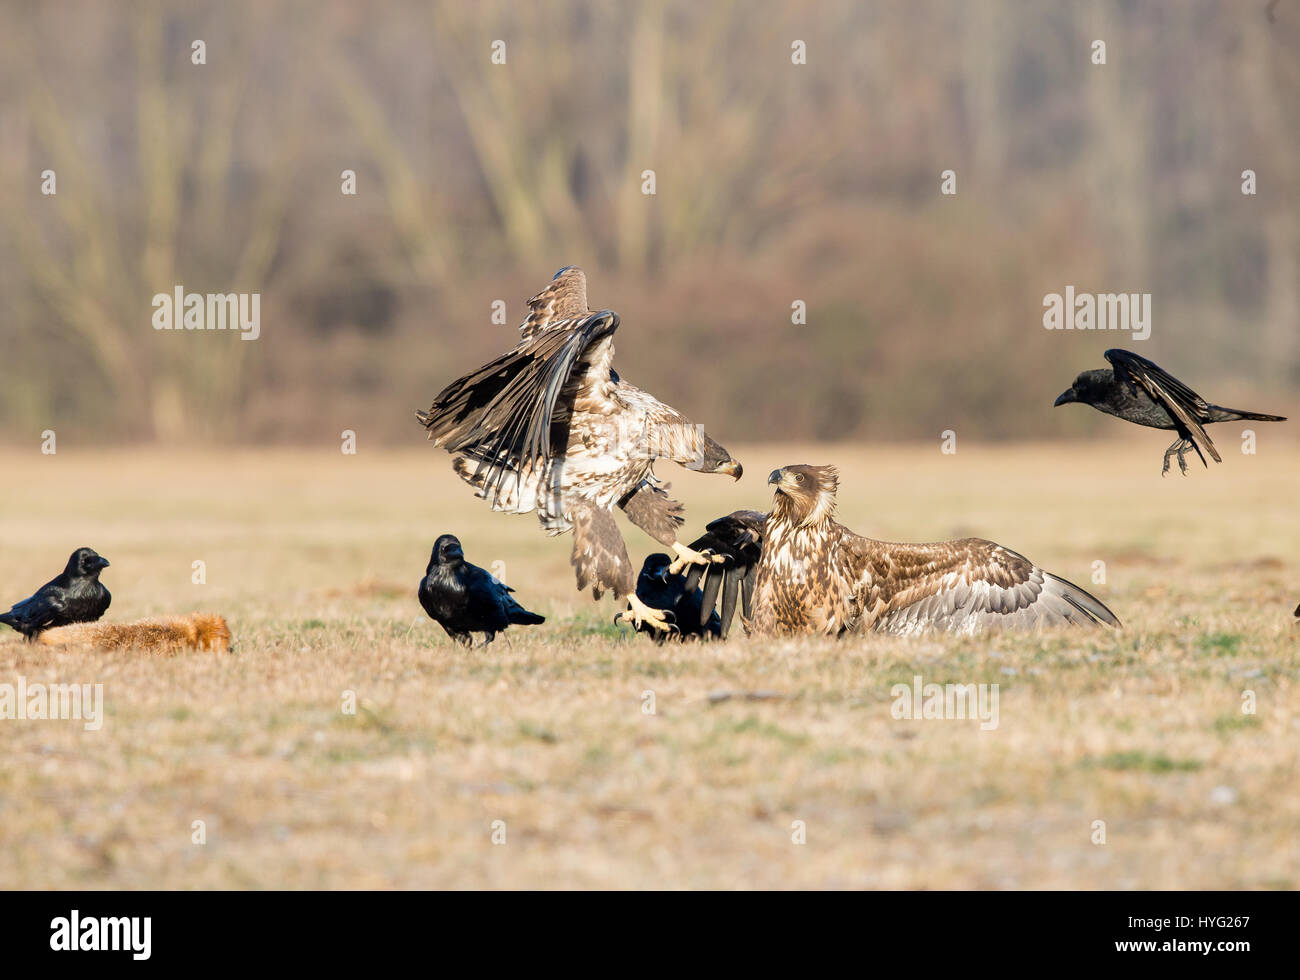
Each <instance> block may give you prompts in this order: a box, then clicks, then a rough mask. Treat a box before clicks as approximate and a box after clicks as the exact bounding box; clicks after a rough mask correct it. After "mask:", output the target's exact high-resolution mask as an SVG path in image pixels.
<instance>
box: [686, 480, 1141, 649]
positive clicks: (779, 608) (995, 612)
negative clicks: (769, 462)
mask: <svg viewBox="0 0 1300 980" xmlns="http://www.w3.org/2000/svg"><path fill="white" fill-rule="evenodd" d="M767 482H768V483H769V484H772V485H773V486H774V487H775V488H776V493H775V496H774V500H773V506H772V511H771V513H768V514H760V513H758V512H756V511H746V510H741V511H736V512H735V513H733V514H728V515H727V516H726V517H721V518H719V519H718V520H716V521H713V522H712V523H711V524H709V525H708V528H707V530H706V533H705V534H704V536H703V537H701V538H700V539H699V540H697V541H695V542H693V544H692V547H695V548H699V549H701V550H708V551H712V552H716V553H717V556H718V557H720V558H723V561H722V562H721V563H719V564H717V565H715V566H712V567H709V568H706V569H704V571H703V575H704V576H705V610H706V614H707V613H708V612H711V611H712V605H711V604H710V603H711V600H710V596H713V597H716V596H717V594H718V589H719V586H721V588H722V591H723V612H722V625H723V629H724V631H725V630H726V628H727V627H728V626H729V625H730V620H731V613H732V612H734V610H735V605H736V598H737V594H739V596H740V599H741V602H742V613H743V616H744V621H745V624H746V627H747V628H748V629H749V631H750V632H753V633H758V634H774V633H825V634H830V635H839V634H842V633H846V632H851V631H859V632H865V631H874V632H877V633H894V634H898V635H914V634H918V633H922V632H925V631H928V630H938V631H947V632H950V633H965V634H974V633H981V632H984V631H987V630H995V629H1017V630H1020V629H1029V628H1032V627H1035V626H1067V625H1068V626H1088V627H1092V626H1098V625H1100V624H1103V623H1104V624H1106V625H1108V626H1119V625H1120V622H1119V620H1118V619H1116V618H1115V615H1114V613H1112V612H1111V611H1110V610H1109V609H1107V608H1106V607H1105V606H1104V605H1102V603H1101V602H1100V601H1098V600H1097V599H1096V598H1095V597H1094V596H1091V595H1089V594H1088V593H1087V592H1085V591H1084V590H1083V589H1081V588H1079V587H1078V586H1077V585H1073V584H1071V583H1070V582H1067V581H1065V579H1063V578H1058V577H1057V576H1055V575H1053V574H1051V573H1050V572H1047V571H1044V570H1043V569H1041V568H1039V567H1038V566H1037V565H1035V564H1034V563H1033V562H1031V561H1030V560H1029V559H1028V558H1025V557H1024V556H1023V555H1019V554H1017V553H1016V552H1014V551H1012V550H1010V549H1009V548H1004V547H1002V545H1000V544H994V543H993V542H992V541H985V540H983V539H981V538H962V539H960V540H957V541H940V542H935V543H933V544H894V543H892V542H888V541H874V540H872V539H871V538H864V537H862V536H861V535H858V534H854V533H853V532H852V531H850V530H849V529H848V528H847V527H845V526H844V525H843V524H840V523H839V522H838V521H836V520H835V517H834V514H835V494H836V491H837V490H838V488H839V476H838V474H837V473H836V470H835V467H833V466H786V467H783V468H781V469H779V470H773V471H772V473H771V475H770V476H769V477H768V481H767ZM696 580H697V571H696V569H691V575H690V576H688V582H687V584H688V586H689V585H693V584H694V582H695V581H696ZM710 580H712V581H710ZM723 635H725V632H724V634H723Z"/></svg>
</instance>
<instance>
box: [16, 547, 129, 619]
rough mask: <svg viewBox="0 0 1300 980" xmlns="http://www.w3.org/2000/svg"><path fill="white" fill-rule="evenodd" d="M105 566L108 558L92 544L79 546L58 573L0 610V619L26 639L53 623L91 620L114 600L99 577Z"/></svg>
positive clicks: (98, 615)
mask: <svg viewBox="0 0 1300 980" xmlns="http://www.w3.org/2000/svg"><path fill="white" fill-rule="evenodd" d="M107 567H108V559H107V558H101V557H99V555H97V554H96V553H95V552H94V550H93V549H91V548H78V549H77V550H76V551H74V552H73V553H72V556H71V557H70V558H69V559H68V564H67V565H66V566H65V567H64V569H63V571H62V572H61V573H60V574H59V575H58V576H57V577H55V578H53V579H51V580H50V581H48V582H46V583H45V584H44V585H42V586H41V587H40V588H39V589H37V590H36V594H35V595H33V596H32V597H31V598H30V599H24V600H23V601H22V602H19V603H15V604H14V607H13V608H12V609H10V610H9V611H8V612H7V613H3V614H0V623H4V624H5V625H6V626H12V627H13V628H14V629H16V630H17V631H18V632H19V633H21V634H22V635H23V636H25V637H27V639H29V640H34V639H36V637H37V635H38V634H40V632H41V631H42V630H47V629H50V628H51V627H54V626H67V625H69V624H71V623H93V622H94V621H95V620H97V619H99V617H100V616H102V615H104V613H105V612H107V611H108V604H109V603H110V602H112V601H113V597H112V596H111V595H109V592H108V589H106V588H104V586H103V585H102V584H101V583H100V581H99V573H100V570H101V569H105V568H107Z"/></svg>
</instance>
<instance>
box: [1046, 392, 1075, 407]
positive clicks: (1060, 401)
mask: <svg viewBox="0 0 1300 980" xmlns="http://www.w3.org/2000/svg"><path fill="white" fill-rule="evenodd" d="M1078 400H1079V398H1078V396H1077V395H1075V393H1074V389H1073V388H1066V389H1065V391H1063V392H1061V393H1060V394H1059V395H1058V396H1057V398H1056V401H1054V402H1052V407H1053V408H1060V407H1061V406H1062V405H1068V404H1069V403H1070V402H1077V401H1078Z"/></svg>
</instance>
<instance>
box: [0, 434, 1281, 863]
mask: <svg viewBox="0 0 1300 980" xmlns="http://www.w3.org/2000/svg"><path fill="white" fill-rule="evenodd" d="M1162 435H1163V434H1160V435H1157V434H1152V433H1136V437H1135V438H1134V439H1133V440H1132V441H1125V442H1123V443H1118V444H1107V445H1104V446H1103V445H1082V444H1080V445H1077V446H1074V447H1069V448H1062V447H1046V446H1005V447H991V446H980V445H975V444H971V443H962V444H961V445H960V451H959V453H958V454H957V455H956V456H951V457H945V456H941V455H940V454H939V452H938V449H937V445H936V446H925V447H893V446H891V447H862V446H853V447H825V446H823V447H751V448H749V449H747V450H744V451H738V452H737V455H738V456H740V457H741V458H742V459H743V460H744V462H745V465H746V468H747V471H748V475H747V476H746V478H745V479H744V480H743V481H741V483H739V484H732V483H731V481H729V480H725V479H722V478H719V477H709V476H700V475H697V474H690V473H686V472H685V471H682V470H679V469H677V468H676V467H671V466H670V467H666V468H663V471H662V475H664V476H666V477H668V478H670V479H671V480H672V481H673V482H674V483H675V484H676V494H677V495H678V496H679V497H680V498H681V499H683V500H684V501H685V502H686V503H687V505H688V513H689V516H690V518H691V520H690V524H689V525H688V529H689V530H690V531H692V532H693V531H696V530H698V529H699V528H701V527H702V526H703V524H704V522H705V521H706V520H707V519H708V518H710V517H712V516H716V515H717V514H721V513H724V512H726V511H728V510H731V509H734V508H735V507H739V506H753V507H764V506H766V501H767V488H766V486H765V483H764V478H765V475H766V473H767V472H768V470H769V469H771V468H772V467H773V466H776V465H779V464H783V463H791V462H836V463H838V464H839V465H840V466H841V469H842V492H841V514H842V517H843V518H844V519H845V521H846V523H848V524H849V525H850V526H852V527H854V528H856V529H858V530H860V531H862V532H864V533H871V534H874V535H876V536H878V537H885V538H894V539H910V540H928V539H934V538H939V537H947V536H952V535H958V534H966V533H978V534H980V535H983V536H986V537H990V538H993V539H995V540H998V541H1000V542H1003V543H1005V544H1007V545H1008V546H1010V547H1013V548H1015V549H1017V550H1019V551H1022V552H1024V553H1026V554H1028V555H1029V556H1030V557H1032V558H1034V559H1035V560H1036V561H1038V562H1039V563H1041V564H1043V565H1045V566H1047V567H1048V568H1050V569H1052V570H1054V571H1056V572H1057V573H1058V574H1061V575H1063V576H1065V577H1067V578H1070V579H1073V580H1075V581H1077V582H1079V583H1080V584H1082V585H1085V586H1088V584H1089V582H1090V580H1091V566H1092V562H1093V561H1094V560H1098V559H1100V560H1104V561H1105V562H1106V563H1107V573H1108V583H1107V584H1106V585H1100V586H1095V587H1092V586H1089V587H1091V588H1093V590H1094V591H1096V592H1097V594H1098V595H1100V596H1101V597H1102V598H1103V599H1104V600H1105V601H1106V602H1108V603H1109V604H1110V605H1111V606H1112V607H1113V608H1114V609H1115V611H1116V612H1117V613H1118V615H1119V616H1120V618H1121V619H1123V620H1124V622H1125V627H1126V628H1125V629H1124V631H1123V632H1120V633H1115V634H1097V635H1091V634H1083V633H1079V634H1070V635H1056V636H1041V637H1032V636H1031V637H1019V638H1006V637H999V638H995V639H987V640H979V641H973V640H969V639H966V640H962V639H956V640H931V641H924V642H917V641H895V640H888V639H880V638H867V639H863V638H858V639H854V640H851V641H848V642H842V643H835V642H828V641H812V640H809V641H803V642H763V643H759V642H750V641H747V640H745V639H744V638H743V637H733V638H732V640H731V641H730V642H728V643H725V644H715V645H709V646H694V645H692V646H685V647H682V646H665V647H663V648H656V647H654V646H652V645H651V644H649V643H648V642H646V641H645V640H644V639H642V638H640V637H631V636H627V635H622V634H620V633H618V632H617V631H616V630H614V629H613V628H611V627H610V626H609V625H608V624H609V622H610V618H611V617H612V615H613V613H614V611H615V610H614V607H613V606H612V604H611V603H610V600H608V599H606V600H605V601H604V602H603V603H601V604H595V603H593V602H591V600H590V599H589V598H585V597H581V596H579V595H578V594H577V593H576V592H575V590H574V588H573V585H572V575H571V572H570V570H569V566H568V549H569V539H568V538H561V539H555V540H553V539H548V538H547V537H545V536H544V535H543V534H542V533H541V532H540V531H539V530H538V528H537V527H536V524H535V522H534V521H533V519H532V518H507V517H502V516H498V515H492V514H489V513H487V512H486V509H485V508H484V507H483V505H482V504H481V503H480V502H478V501H476V500H474V499H472V498H471V497H470V496H469V494H468V493H467V492H466V490H465V488H463V487H462V486H461V485H460V484H458V483H457V482H456V481H455V479H454V477H452V476H451V475H450V473H449V468H448V461H447V458H446V457H445V455H443V454H441V453H438V452H436V451H433V450H427V451H412V452H403V453H380V452H369V451H367V450H366V448H365V446H364V444H363V446H362V449H361V453H360V454H359V455H357V456H355V457H345V456H343V455H341V454H339V453H337V452H319V453H308V452H302V451H280V452H259V453H231V452H212V453H209V454H203V455H200V454H195V453H172V452H167V453H164V452H161V451H149V452H140V451H125V450H124V451H118V452H93V453H82V452H77V451H74V450H72V449H70V448H63V444H62V443H61V451H60V453H59V455H58V456H56V457H41V456H39V455H36V454H18V453H14V452H9V453H5V454H0V472H2V473H3V474H4V475H3V480H2V481H0V541H2V542H3V545H2V546H0V547H2V550H0V596H3V598H5V599H9V600H12V599H15V598H19V597H21V596H23V595H26V594H27V593H28V592H29V591H30V589H31V588H32V587H33V586H35V585H37V584H39V583H40V582H41V581H44V580H45V578H47V577H49V576H50V575H52V574H53V573H54V571H55V570H56V569H57V567H58V566H59V565H60V563H61V562H62V561H63V560H64V558H65V557H66V555H67V554H68V553H69V552H70V551H71V550H72V549H73V548H74V547H76V546H78V545H81V544H89V545H92V546H93V547H95V548H97V549H98V550H100V551H101V552H102V553H103V554H105V555H107V556H108V557H109V558H110V559H111V560H112V562H113V565H112V568H110V569H109V570H108V571H107V572H106V574H105V581H106V582H107V583H108V585H109V587H110V588H111V589H112V590H113V593H114V596H115V598H114V602H113V608H112V610H111V611H110V618H114V619H121V620H125V619H131V618H136V617H140V616H145V615H150V614H155V613H169V612H186V611H190V610H193V609H204V610H214V611H217V612H221V613H223V614H225V615H226V616H227V617H228V618H229V619H230V622H231V626H232V629H233V630H234V632H235V638H236V649H235V652H234V653H233V654H231V655H229V656H214V655H211V654H198V653H190V654H182V655H179V656H175V657H171V658H161V657H150V656H145V655H141V654H138V653H112V654H109V653H97V652H60V651H53V652H51V651H45V650H38V649H34V648H31V647H28V646H25V645H23V644H21V643H20V642H18V641H17V638H16V637H15V635H14V634H12V633H8V632H5V633H4V634H3V635H0V683H15V682H16V678H17V676H18V675H23V676H25V677H26V678H27V680H28V682H37V681H42V682H59V681H62V682H78V683H81V682H91V683H102V684H103V685H104V688H105V699H106V702H107V709H106V721H105V724H104V727H103V729H102V730H101V731H99V732H87V731H84V730H83V728H82V726H81V725H80V724H78V723H75V722H55V721H0V886H3V887H6V888H13V887H38V888H44V887H55V888H58V887H90V888H98V887H116V888H144V887H164V888H213V887H223V888H271V887H291V888H332V887H363V888H370V887H375V888H389V887H397V888H411V887H464V888H475V887H541V888H552V887H595V888H605V887H632V888H648V887H667V888H700V887H712V888H763V887H766V888H795V887H882V888H889V887H904V888H917V887H922V888H953V887H956V888H1030V887H1066V888H1109V887H1118V888H1177V887H1197V888H1218V887H1223V888H1242V887H1294V886H1296V885H1297V884H1298V883H1300V835H1298V834H1297V833H1296V828H1297V826H1300V785H1298V783H1297V780H1296V773H1297V771H1300V730H1298V729H1300V698H1298V697H1297V694H1298V692H1300V686H1298V685H1297V679H1298V670H1297V663H1298V658H1297V642H1298V640H1297V630H1296V629H1295V627H1294V625H1293V623H1294V620H1293V618H1292V615H1291V613H1292V608H1293V607H1294V606H1295V603H1296V600H1297V598H1300V567H1298V566H1300V562H1298V561H1297V559H1296V558H1295V555H1296V554H1297V550H1298V549H1300V526H1298V524H1297V520H1296V512H1295V508H1296V488H1297V487H1298V486H1300V465H1297V462H1296V460H1297V455H1296V451H1295V450H1296V447H1295V445H1294V444H1289V443H1280V442H1278V441H1277V440H1278V439H1279V438H1280V436H1274V435H1273V434H1272V433H1265V436H1266V440H1267V441H1266V442H1265V443H1264V444H1263V445H1261V450H1260V455H1258V456H1255V457H1247V456H1242V455H1241V454H1240V453H1238V452H1237V451H1236V448H1235V442H1234V440H1235V433H1229V432H1227V431H1225V432H1223V433H1222V436H1221V438H1220V442H1221V444H1222V446H1223V448H1224V450H1225V452H1224V456H1225V463H1224V464H1223V465H1221V466H1216V467H1214V468H1213V469H1211V470H1210V471H1208V472H1206V471H1204V470H1201V469H1199V467H1198V469H1197V471H1196V472H1195V473H1193V474H1192V476H1191V477H1189V478H1187V479H1179V478H1174V477H1171V478H1169V479H1166V480H1163V481H1162V480H1161V479H1160V476H1159V472H1158V471H1159V462H1160V460H1159V457H1160V452H1161V451H1162V449H1163V446H1164V442H1165V440H1164V439H1163V438H1162ZM733 448H737V447H733ZM670 471H671V472H670ZM620 520H621V519H620ZM447 530H454V531H455V532H457V533H458V534H459V535H460V537H461V538H462V540H463V541H464V544H465V548H466V551H467V552H468V554H469V556H470V558H471V560H474V561H476V562H477V563H479V564H482V565H485V566H486V565H490V564H491V563H492V562H493V561H495V560H502V561H504V562H505V563H506V566H505V574H506V577H507V578H508V580H509V581H510V583H511V584H512V585H515V586H516V587H517V588H518V590H519V594H520V596H521V598H522V599H523V600H524V601H525V603H526V604H527V605H529V606H530V607H532V608H535V609H538V610H539V611H541V612H543V613H545V614H547V615H548V616H549V617H550V619H549V622H548V623H547V624H546V625H545V626H544V627H541V628H538V629H535V630H529V631H522V630H521V631H515V632H514V633H513V634H511V635H510V639H509V642H498V643H496V644H495V645H493V646H492V647H490V648H488V649H486V650H475V651H473V652H466V651H464V650H461V649H459V648H456V647H454V646H452V645H451V643H450V641H449V640H448V639H447V638H446V637H445V636H444V635H443V634H442V632H441V630H439V629H438V628H437V627H436V626H435V625H434V624H432V623H430V622H429V621H428V620H427V619H426V618H425V617H424V615H423V613H422V611H421V610H420V608H419V606H418V605H417V603H416V602H415V599H414V589H415V584H416V582H417V580H418V579H419V577H420V575H421V574H422V571H423V567H424V564H425V562H426V560H427V555H428V551H429V547H430V545H431V543H432V541H433V539H434V537H435V536H436V535H437V534H438V533H440V532H442V531H447ZM627 538H628V541H629V544H630V546H631V548H632V550H633V553H634V554H635V556H636V558H637V560H638V562H639V559H640V558H641V557H643V556H644V554H646V553H647V551H649V550H651V545H652V543H651V542H650V541H649V539H647V538H645V537H644V536H643V535H641V534H640V533H639V532H637V531H635V530H628V531H627ZM196 559H202V560H203V561H205V562H206V563H207V584H206V585H203V586H196V585H193V584H192V583H191V562H193V561H194V560H196ZM914 674H921V675H923V677H924V678H925V679H926V680H927V681H938V682H944V681H956V682H962V683H966V682H996V683H998V684H999V685H1001V688H1000V727H999V728H998V729H997V730H996V731H991V732H981V731H980V730H979V729H978V727H977V723H976V722H973V721H927V722H905V721H895V720H893V719H891V717H890V713H889V705H890V697H889V688H890V686H891V685H892V684H894V683H897V682H900V681H903V682H906V681H909V680H910V679H911V677H912V676H913V675H914ZM758 689H761V690H766V691H774V692H778V693H780V694H782V695H784V698H783V699H779V700H765V701H744V700H738V699H733V700H730V701H726V702H723V703H718V704H711V702H710V700H709V695H710V694H711V693H713V692H718V691H748V690H758ZM349 690H350V691H355V692H356V694H357V697H358V699H359V702H360V709H359V711H358V712H357V713H356V714H355V715H349V714H345V713H343V711H342V710H341V705H342V699H343V697H344V692H345V691H349ZM1244 690H1251V691H1253V692H1254V693H1255V696H1256V697H1257V699H1258V713H1257V714H1255V715H1253V716H1250V715H1244V714H1243V713H1242V711H1241V707H1240V706H1241V697H1242V692H1243V691H1244ZM646 691H653V692H654V695H655V700H656V709H657V710H656V713H655V714H653V715H647V714H644V713H643V712H642V710H641V708H642V696H643V692H646ZM195 820H203V821H205V822H206V827H207V842H206V844H203V845H197V844H194V843H192V842H191V834H192V830H191V826H192V823H193V821H195ZM496 820H503V821H505V825H506V843H505V844H504V845H494V844H493V843H492V842H491V832H492V823H493V821H496ZM797 820H798V821H804V822H805V824H806V827H807V843H806V844H805V845H796V844H794V843H792V840H791V834H792V829H791V828H792V823H793V822H794V821H797ZM1096 820H1103V821H1105V824H1106V835H1107V838H1106V843H1105V844H1104V845H1097V844H1094V843H1092V841H1091V837H1092V835H1093V827H1092V825H1093V821H1096Z"/></svg>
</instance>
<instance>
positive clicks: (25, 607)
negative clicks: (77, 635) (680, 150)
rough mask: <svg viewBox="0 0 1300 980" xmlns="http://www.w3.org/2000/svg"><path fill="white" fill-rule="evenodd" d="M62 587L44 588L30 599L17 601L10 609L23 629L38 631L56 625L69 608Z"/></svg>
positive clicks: (10, 612)
mask: <svg viewBox="0 0 1300 980" xmlns="http://www.w3.org/2000/svg"><path fill="white" fill-rule="evenodd" d="M67 606H68V604H67V601H66V599H65V597H64V594H63V590H62V589H57V588H55V589H51V588H49V587H48V586H47V587H45V588H42V589H41V590H40V591H39V592H37V593H36V594H35V595H34V596H32V597H31V598H30V599H24V600H23V601H22V602H19V603H16V604H15V605H14V607H13V609H11V610H10V611H9V614H10V616H12V617H13V618H14V619H15V620H16V621H17V622H18V623H20V624H21V626H22V629H23V631H36V630H42V629H45V628H46V627H48V626H52V625H54V623H55V622H57V621H58V619H59V617H60V616H61V615H62V614H63V612H64V611H65V610H66V609H67Z"/></svg>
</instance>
